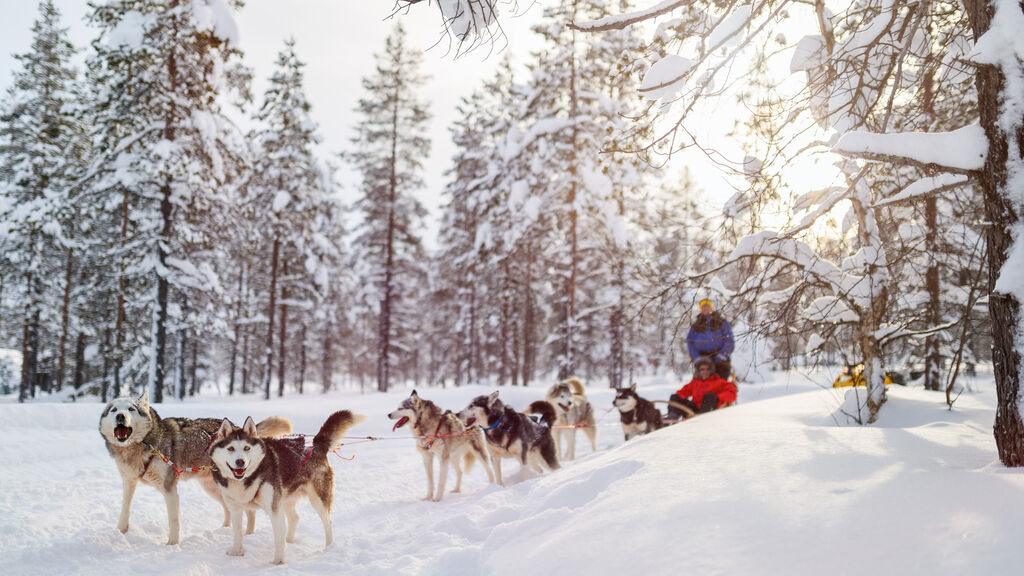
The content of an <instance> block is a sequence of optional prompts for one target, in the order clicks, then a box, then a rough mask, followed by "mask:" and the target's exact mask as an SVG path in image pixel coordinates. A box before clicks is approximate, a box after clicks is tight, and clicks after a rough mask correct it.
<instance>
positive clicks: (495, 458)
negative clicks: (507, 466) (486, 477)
mask: <svg viewBox="0 0 1024 576" xmlns="http://www.w3.org/2000/svg"><path fill="white" fill-rule="evenodd" d="M489 452H490V453H491V465H492V466H494V476H495V477H496V478H497V479H498V486H504V485H505V481H504V480H502V478H501V455H500V454H495V453H494V451H493V450H489Z"/></svg>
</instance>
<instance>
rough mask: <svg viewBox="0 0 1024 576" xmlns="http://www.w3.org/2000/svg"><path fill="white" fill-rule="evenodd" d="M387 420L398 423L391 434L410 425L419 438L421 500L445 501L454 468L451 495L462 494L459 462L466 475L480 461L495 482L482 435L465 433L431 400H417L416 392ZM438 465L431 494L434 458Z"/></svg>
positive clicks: (450, 415)
mask: <svg viewBox="0 0 1024 576" xmlns="http://www.w3.org/2000/svg"><path fill="white" fill-rule="evenodd" d="M388 418H390V419H392V420H397V422H395V426H394V427H393V428H392V430H398V429H399V428H401V427H402V426H405V425H406V424H411V427H412V430H413V433H414V434H416V436H419V439H418V440H417V441H416V449H417V450H418V451H419V453H420V456H422V457H423V468H424V469H425V470H426V472H427V495H426V496H424V497H423V499H424V500H433V501H434V502H440V501H441V499H442V498H443V497H444V489H445V485H446V484H447V482H448V467H449V466H452V467H454V468H455V488H454V489H453V490H452V492H459V491H460V490H462V461H463V460H464V461H465V467H466V470H467V471H468V470H469V469H470V467H471V466H472V465H473V462H474V461H475V460H476V459H477V458H479V459H480V461H481V462H483V466H484V470H486V471H487V478H488V480H490V481H491V482H494V473H493V472H491V464H490V462H488V458H487V449H486V445H487V442H486V440H484V435H483V433H482V432H479V431H477V432H476V433H472V432H469V433H467V431H466V426H465V425H464V424H463V423H462V421H461V420H459V417H458V416H456V415H455V414H453V413H452V412H451V411H450V410H444V411H442V410H441V408H439V407H438V406H437V404H434V403H433V402H431V401H430V400H424V399H422V398H420V396H419V394H417V393H416V391H415V390H413V391H412V394H410V395H409V397H408V398H406V399H405V400H403V401H402V403H401V404H399V406H398V409H397V410H395V411H394V412H391V413H390V414H388ZM435 456H437V459H438V461H439V462H440V465H441V469H440V476H439V478H438V481H437V490H436V492H435V490H434V457H435Z"/></svg>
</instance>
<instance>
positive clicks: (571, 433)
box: [544, 377, 597, 460]
mask: <svg viewBox="0 0 1024 576" xmlns="http://www.w3.org/2000/svg"><path fill="white" fill-rule="evenodd" d="M544 399H545V400H547V401H548V402H550V403H551V405H552V406H554V407H555V426H554V431H555V440H556V441H557V442H558V446H559V448H561V450H562V453H563V455H564V456H565V457H566V458H568V459H569V460H573V459H575V458H576V432H577V431H578V430H583V433H584V434H586V435H587V438H589V439H590V451H591V452H597V426H596V424H597V421H596V420H595V419H594V407H593V405H591V404H590V401H589V400H587V395H586V388H584V387H583V381H582V380H580V379H579V378H576V377H572V378H569V379H567V380H563V381H561V382H559V383H557V384H555V385H553V386H551V388H548V393H547V395H546V396H545V398H544Z"/></svg>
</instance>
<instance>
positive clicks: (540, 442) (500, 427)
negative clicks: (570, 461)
mask: <svg viewBox="0 0 1024 576" xmlns="http://www.w3.org/2000/svg"><path fill="white" fill-rule="evenodd" d="M459 419H460V420H462V422H463V423H464V424H465V425H466V426H473V425H478V426H480V427H481V428H483V430H484V435H485V436H486V438H487V448H488V450H490V451H491V464H492V465H493V466H494V474H495V476H497V478H498V484H501V485H503V486H504V480H503V479H502V477H501V459H502V458H516V459H517V460H519V464H520V469H521V470H522V477H523V479H524V480H525V479H526V478H527V477H528V475H529V472H528V470H529V468H533V469H534V470H536V471H537V472H538V473H540V472H543V471H544V466H546V467H547V468H548V469H549V470H557V469H558V468H559V463H558V450H557V449H556V448H555V441H554V440H553V439H552V438H551V428H550V427H549V426H547V425H546V424H543V423H537V422H535V421H534V420H533V418H530V417H529V416H527V415H526V414H523V413H521V412H516V411H515V410H514V409H513V408H512V407H511V406H506V405H505V404H504V403H503V402H502V401H501V400H500V399H499V398H498V393H497V392H493V393H491V394H490V395H487V396H477V397H476V398H474V399H473V401H472V402H470V403H469V406H466V409H465V410H463V411H462V412H459Z"/></svg>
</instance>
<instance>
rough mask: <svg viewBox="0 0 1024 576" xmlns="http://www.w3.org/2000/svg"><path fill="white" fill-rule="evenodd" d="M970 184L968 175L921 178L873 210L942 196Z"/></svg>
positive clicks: (878, 203)
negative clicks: (934, 195) (936, 195)
mask: <svg viewBox="0 0 1024 576" xmlns="http://www.w3.org/2000/svg"><path fill="white" fill-rule="evenodd" d="M969 182H971V179H970V178H969V177H968V176H967V175H966V174H939V175H938V176H930V177H928V178H921V179H920V180H915V181H914V182H911V183H910V184H909V185H908V186H907V187H906V188H904V189H903V190H900V191H899V192H897V193H896V194H893V195H892V196H890V197H888V198H886V199H884V200H880V201H878V202H875V203H874V204H873V205H872V208H881V207H883V206H889V205H890V204H899V203H900V202H906V201H907V200H913V199H916V198H921V197H922V196H931V195H933V194H941V193H942V192H945V191H946V190H952V189H954V188H958V187H960V186H963V185H964V184H967V183H969Z"/></svg>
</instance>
